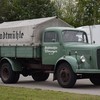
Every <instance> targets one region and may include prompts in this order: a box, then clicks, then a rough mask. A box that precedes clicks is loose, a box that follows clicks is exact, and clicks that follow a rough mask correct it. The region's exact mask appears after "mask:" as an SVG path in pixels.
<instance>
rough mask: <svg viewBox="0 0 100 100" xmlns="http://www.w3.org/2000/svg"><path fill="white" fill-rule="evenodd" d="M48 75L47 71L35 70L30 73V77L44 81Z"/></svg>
mask: <svg viewBox="0 0 100 100" xmlns="http://www.w3.org/2000/svg"><path fill="white" fill-rule="evenodd" d="M48 77H49V73H44V72H36V73H34V74H33V75H32V78H33V79H34V80H35V81H46V80H47V79H48Z"/></svg>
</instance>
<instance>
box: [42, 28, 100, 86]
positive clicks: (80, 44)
mask: <svg viewBox="0 0 100 100" xmlns="http://www.w3.org/2000/svg"><path fill="white" fill-rule="evenodd" d="M99 59H100V46H98V45H91V44H89V43H88V37H87V34H86V33H85V32H84V31H82V30H77V29H75V28H66V27H51V28H47V29H46V30H45V31H44V33H43V37H42V63H43V64H45V65H53V66H54V69H53V70H54V80H56V79H57V81H58V83H59V84H60V85H61V86H62V87H65V88H66V87H67V88H69V87H73V86H74V84H75V82H76V80H77V79H83V78H89V79H90V81H91V82H92V83H93V84H95V85H100V64H99Z"/></svg>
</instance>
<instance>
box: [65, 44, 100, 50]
mask: <svg viewBox="0 0 100 100" xmlns="http://www.w3.org/2000/svg"><path fill="white" fill-rule="evenodd" d="M64 47H66V48H70V49H71V48H74V49H76V48H77V49H78V48H79V49H83V50H84V49H94V48H95V49H96V48H100V45H96V44H85V43H66V44H64Z"/></svg>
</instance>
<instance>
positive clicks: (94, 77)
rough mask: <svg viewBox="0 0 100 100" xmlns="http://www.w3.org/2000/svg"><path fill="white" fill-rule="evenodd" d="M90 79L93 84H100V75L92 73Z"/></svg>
mask: <svg viewBox="0 0 100 100" xmlns="http://www.w3.org/2000/svg"><path fill="white" fill-rule="evenodd" d="M90 81H91V82H92V83H93V84H94V85H97V86H98V85H99V86H100V75H92V76H91V77H90Z"/></svg>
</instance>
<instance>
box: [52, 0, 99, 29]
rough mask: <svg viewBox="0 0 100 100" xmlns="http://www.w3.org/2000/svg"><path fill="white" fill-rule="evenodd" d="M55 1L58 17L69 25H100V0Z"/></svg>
mask: <svg viewBox="0 0 100 100" xmlns="http://www.w3.org/2000/svg"><path fill="white" fill-rule="evenodd" d="M54 1H55V2H56V3H55V4H56V8H57V11H58V13H57V15H58V16H59V17H60V18H62V19H64V20H65V21H66V22H68V23H69V24H71V25H73V26H75V27H77V26H82V25H93V24H100V0H62V1H60V0H54ZM59 5H60V6H59Z"/></svg>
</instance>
